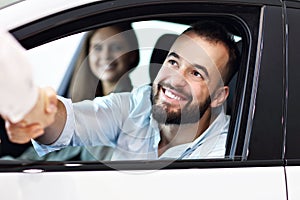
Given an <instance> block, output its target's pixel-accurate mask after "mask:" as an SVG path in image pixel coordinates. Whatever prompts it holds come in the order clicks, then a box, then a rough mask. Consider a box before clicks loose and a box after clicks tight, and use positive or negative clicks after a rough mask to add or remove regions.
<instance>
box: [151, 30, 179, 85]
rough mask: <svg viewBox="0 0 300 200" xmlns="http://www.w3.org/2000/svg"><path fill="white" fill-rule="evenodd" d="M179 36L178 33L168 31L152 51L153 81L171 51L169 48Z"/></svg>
mask: <svg viewBox="0 0 300 200" xmlns="http://www.w3.org/2000/svg"><path fill="white" fill-rule="evenodd" d="M177 37H178V35H176V34H169V33H168V34H164V35H162V36H160V37H159V38H158V40H157V41H156V43H155V46H154V48H153V51H152V55H151V58H150V65H149V74H150V79H151V83H152V82H153V81H154V79H155V77H156V75H157V73H158V71H159V70H160V67H161V65H162V63H163V62H164V61H165V59H166V57H167V55H168V53H169V49H170V48H171V46H172V44H173V43H174V42H175V40H176V38H177Z"/></svg>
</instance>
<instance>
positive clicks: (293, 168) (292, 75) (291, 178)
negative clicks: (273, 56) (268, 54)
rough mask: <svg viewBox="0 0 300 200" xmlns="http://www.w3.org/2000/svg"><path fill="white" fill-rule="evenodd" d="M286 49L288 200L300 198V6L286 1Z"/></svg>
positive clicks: (297, 3)
mask: <svg viewBox="0 0 300 200" xmlns="http://www.w3.org/2000/svg"><path fill="white" fill-rule="evenodd" d="M285 6H286V12H285V16H286V18H285V20H286V24H287V25H286V27H287V33H286V49H287V52H288V53H287V54H286V55H287V57H286V60H287V72H286V83H287V85H288V87H287V88H286V93H287V125H286V151H285V158H286V165H287V166H286V176H287V188H288V197H289V199H299V198H300V192H299V190H298V188H299V184H300V182H299V180H300V168H299V158H300V153H299V139H300V138H299V126H298V121H299V116H298V112H299V105H298V104H299V103H298V97H299V63H300V59H299V56H298V52H299V45H300V39H299V33H300V29H299V21H298V19H299V17H300V10H299V9H300V3H299V2H292V1H286V2H285Z"/></svg>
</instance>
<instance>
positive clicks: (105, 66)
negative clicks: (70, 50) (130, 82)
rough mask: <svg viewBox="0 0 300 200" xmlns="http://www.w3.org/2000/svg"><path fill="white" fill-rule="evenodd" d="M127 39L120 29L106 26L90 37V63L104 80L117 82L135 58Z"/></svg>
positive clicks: (97, 74) (96, 73) (93, 70)
mask: <svg viewBox="0 0 300 200" xmlns="http://www.w3.org/2000/svg"><path fill="white" fill-rule="evenodd" d="M130 50H132V49H130V45H129V44H128V41H127V39H126V38H125V36H124V35H123V34H122V33H121V34H119V31H118V29H116V28H114V27H105V28H101V29H99V30H97V31H96V32H95V33H94V34H93V35H92V37H91V39H90V48H89V65H90V67H91V70H92V72H93V73H94V74H95V75H96V76H97V77H98V78H99V79H100V80H102V81H107V82H112V83H115V82H117V81H118V80H119V79H120V78H121V77H122V75H123V74H124V73H126V72H127V71H128V70H129V68H130V66H131V64H132V62H133V60H134V58H133V56H130V54H126V53H127V52H129V51H130Z"/></svg>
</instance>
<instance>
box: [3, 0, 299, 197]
mask: <svg viewBox="0 0 300 200" xmlns="http://www.w3.org/2000/svg"><path fill="white" fill-rule="evenodd" d="M6 2H7V4H5V3H2V5H1V4H0V6H3V7H2V8H1V9H0V25H1V26H2V27H4V28H6V29H8V30H9V31H10V32H11V33H12V34H13V35H14V36H15V37H16V38H17V40H18V41H19V42H20V43H21V44H22V45H23V46H24V47H25V48H26V49H27V50H28V57H29V59H30V61H32V64H33V67H34V73H35V74H34V75H35V78H36V82H37V83H38V84H39V85H50V86H52V87H54V88H55V89H56V90H57V92H58V94H59V95H62V96H68V88H69V86H70V80H71V77H72V75H73V70H74V59H75V57H76V56H77V54H78V51H79V49H80V41H81V40H82V38H83V37H84V35H85V32H86V31H89V30H92V29H95V28H97V27H103V26H108V25H113V24H116V23H120V22H130V23H131V24H132V26H133V28H134V30H135V31H136V33H137V37H138V42H139V46H140V47H139V53H140V61H139V65H138V66H137V67H136V68H135V70H134V71H132V72H131V73H130V78H131V81H132V83H133V86H134V87H138V86H140V85H142V84H149V83H151V81H152V77H153V76H155V73H156V70H153V69H152V67H153V65H152V63H153V61H152V56H153V50H155V49H157V47H156V42H157V40H158V39H159V38H161V36H163V35H168V34H169V35H178V34H180V33H181V32H182V31H183V30H185V29H186V27H188V26H189V25H190V24H191V23H193V22H195V21H198V20H202V19H213V20H217V21H219V22H221V23H222V24H224V25H225V26H227V27H228V29H229V30H230V31H231V32H232V33H233V34H234V35H235V38H236V41H237V42H238V43H239V46H240V51H241V62H240V68H239V71H238V74H237V75H236V77H235V78H234V80H233V81H232V83H231V84H230V87H231V89H232V92H231V96H230V98H229V100H228V102H227V103H228V105H227V112H228V114H230V115H231V120H230V127H229V134H228V138H227V143H226V155H225V158H219V159H213V158H212V159H197V160H195V159H191V160H188V159H186V160H138V161H126V160H124V161H103V160H101V161H100V160H94V161H88V160H82V159H79V158H78V157H76V158H72V159H68V160H64V161H62V160H55V159H54V160H47V159H43V158H41V159H37V160H32V159H26V160H23V159H20V155H22V154H23V153H24V151H26V150H27V149H28V148H30V147H31V143H30V144H25V145H17V144H13V143H11V142H10V141H8V139H7V136H6V133H5V127H4V123H3V122H1V127H0V128H1V129H0V131H1V134H0V137H1V141H2V142H1V143H0V156H1V157H2V159H1V160H0V199H5V200H6V199H13V200H19V199H20V200H21V199H22V200H23V199H26V200H27V199H28V200H33V199H51V200H52V199H72V200H75V199H132V200H134V199H149V200H150V199H173V200H175V199H230V200H235V199H236V200H237V199H243V200H247V199H249V200H254V199H255V200H260V199H264V200H266V199H267V200H287V199H288V200H298V199H300V191H299V187H300V168H299V165H300V147H299V142H300V134H299V131H300V128H299V122H298V121H299V119H298V118H299V117H298V113H299V111H300V107H299V103H298V101H299V100H298V99H297V98H298V97H299V98H300V91H299V90H298V84H300V78H299V74H300V73H298V72H300V68H299V65H300V56H298V52H299V50H300V49H299V48H300V39H299V34H300V23H299V18H300V1H296V0H282V1H281V0H268V1H267V0H228V1H227V0H212V1H202V0H164V1H157V0H109V1H95V0H51V1H50V0H49V1H45V0H26V1H6ZM9 3H11V5H10V4H9ZM0 42H1V41H0ZM297 49H298V50H297ZM155 62H157V61H155ZM297 71H298V72H297ZM16 73H17V72H16ZM152 73H154V75H153V74H152ZM16 92H17V91H16ZM2 95H3V94H2ZM32 153H33V152H32Z"/></svg>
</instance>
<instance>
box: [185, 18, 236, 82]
mask: <svg viewBox="0 0 300 200" xmlns="http://www.w3.org/2000/svg"><path fill="white" fill-rule="evenodd" d="M190 31H191V32H194V33H196V34H197V35H199V36H201V37H203V38H204V39H205V40H207V41H209V42H215V43H218V42H221V43H223V44H224V45H225V46H226V47H227V48H228V52H229V60H228V62H227V65H226V67H228V73H227V76H226V77H223V79H224V80H223V81H224V85H228V83H229V82H230V80H231V78H232V77H233V75H234V74H235V73H236V71H237V70H238V65H239V62H240V55H239V50H238V48H237V45H236V42H235V41H234V39H233V35H232V34H231V33H230V32H229V31H228V30H227V29H226V28H225V26H223V25H222V24H220V23H218V22H216V21H199V22H196V23H194V24H192V25H191V27H189V28H188V29H186V30H185V31H184V32H183V33H186V32H190Z"/></svg>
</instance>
